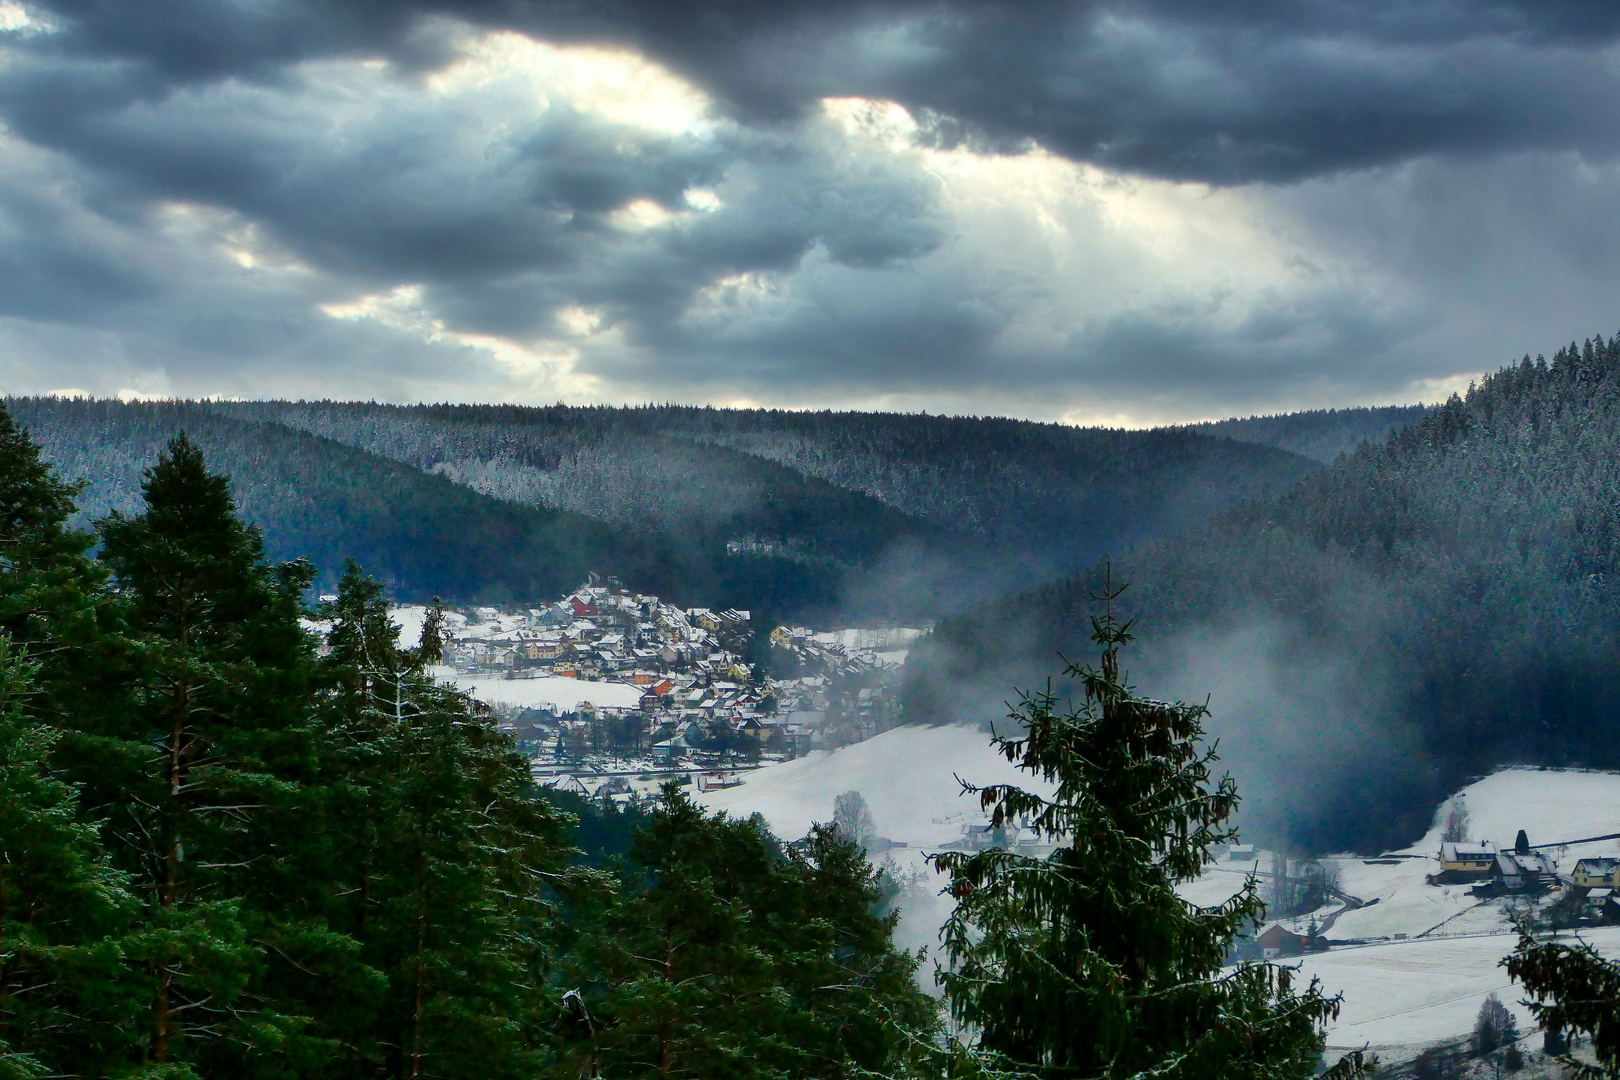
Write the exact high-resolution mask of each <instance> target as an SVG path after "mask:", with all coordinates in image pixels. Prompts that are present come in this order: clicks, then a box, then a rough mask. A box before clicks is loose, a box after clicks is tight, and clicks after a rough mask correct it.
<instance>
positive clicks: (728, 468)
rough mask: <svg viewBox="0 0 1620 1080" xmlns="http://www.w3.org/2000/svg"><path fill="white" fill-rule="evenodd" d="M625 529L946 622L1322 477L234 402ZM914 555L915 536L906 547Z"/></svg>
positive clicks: (575, 415) (1198, 451)
mask: <svg viewBox="0 0 1620 1080" xmlns="http://www.w3.org/2000/svg"><path fill="white" fill-rule="evenodd" d="M218 408H220V409H222V410H227V411H229V412H230V413H231V414H232V415H245V416H251V417H254V418H258V419H264V420H273V421H275V422H277V423H283V424H288V425H292V426H296V427H299V428H301V429H304V430H307V431H311V432H314V433H317V434H321V435H325V436H328V437H330V438H334V439H338V440H341V441H343V442H347V443H351V444H353V445H356V446H360V447H363V448H365V449H368V450H371V451H373V452H376V453H379V454H383V455H386V456H388V457H391V458H394V459H396V460H399V461H405V462H408V463H410V464H412V465H415V466H417V467H418V468H422V469H426V470H429V471H435V472H439V473H442V474H443V475H446V476H450V477H453V478H455V479H457V480H458V481H460V482H462V483H465V484H468V485H470V486H472V487H475V488H477V489H478V490H480V491H484V492H487V493H489V494H494V495H498V496H500V497H503V498H509V499H513V500H515V501H518V502H523V503H528V504H531V505H541V506H548V507H557V508H563V509H570V510H577V511H579V512H580V513H584V514H587V515H590V516H591V517H594V518H596V519H598V520H601V521H605V522H608V523H611V524H613V525H615V526H618V527H621V528H630V529H635V530H638V531H644V532H656V531H662V532H665V533H668V534H670V535H673V536H676V537H680V538H686V539H688V540H697V539H702V538H708V542H710V543H713V542H715V541H718V542H721V543H741V544H744V545H748V544H756V543H758V544H764V545H767V546H768V547H770V548H772V549H774V550H781V551H784V552H786V553H788V554H789V555H792V556H795V557H806V556H809V557H820V558H829V559H832V560H834V561H836V562H839V563H841V564H844V565H860V566H863V567H865V568H867V570H868V572H867V573H865V574H864V575H863V576H862V585H861V587H860V588H858V589H853V590H850V592H851V593H852V594H856V595H859V594H862V593H863V592H864V593H866V594H888V595H890V596H907V597H908V599H907V600H906V605H908V606H910V607H912V608H915V609H918V610H925V611H929V612H930V613H935V614H937V613H941V612H945V611H950V610H954V609H957V608H958V607H959V606H960V605H961V604H962V603H964V602H970V601H976V600H981V599H983V598H986V597H989V596H993V595H997V594H999V593H1002V592H1005V591H1007V590H1009V589H1016V588H1025V587H1028V586H1030V585H1032V584H1035V583H1037V582H1039V581H1042V580H1045V579H1047V578H1050V577H1052V576H1053V575H1056V574H1059V573H1071V572H1074V571H1075V570H1077V569H1079V568H1080V567H1082V566H1084V565H1086V564H1088V563H1090V562H1091V561H1093V560H1094V559H1096V558H1097V557H1098V556H1099V555H1101V554H1103V553H1105V552H1111V551H1114V552H1117V551H1121V550H1124V549H1125V548H1128V547H1130V546H1131V545H1132V544H1135V543H1139V542H1142V541H1144V540H1149V539H1153V538H1157V537H1161V536H1165V535H1168V534H1170V533H1173V532H1175V531H1177V530H1179V529H1181V528H1183V527H1185V526H1187V525H1188V524H1191V523H1192V522H1194V521H1198V520H1201V519H1202V518H1204V517H1206V516H1208V515H1209V514H1211V513H1213V512H1215V511H1217V510H1219V509H1221V508H1224V507H1226V506H1229V505H1231V504H1232V503H1233V502H1235V501H1239V500H1242V499H1245V498H1254V497H1258V496H1260V495H1261V494H1263V493H1264V492H1266V491H1267V490H1277V489H1280V488H1282V487H1286V486H1289V485H1291V484H1293V483H1294V482H1296V481H1297V480H1298V479H1300V478H1301V477H1303V476H1306V475H1308V474H1309V473H1311V472H1312V471H1314V469H1315V468H1316V466H1315V464H1314V463H1312V462H1310V461H1307V460H1304V459H1301V458H1300V457H1298V456H1296V455H1292V454H1288V453H1284V452H1279V451H1277V450H1274V449H1271V448H1266V447H1261V446H1256V445H1252V444H1245V443H1239V442H1235V441H1233V440H1229V439H1224V438H1211V437H1208V436H1205V435H1202V434H1199V433H1196V432H1191V431H1186V430H1175V429H1166V430H1161V431H1148V432H1134V431H1115V430H1107V429H1099V428H1073V427H1066V426H1063V425H1058V424H1036V423H1030V422H1027V421H1018V420H1003V419H980V418H966V417H930V416H914V415H904V414H883V413H848V412H844V413H834V412H820V413H802V412H784V411H778V410H738V409H711V408H692V407H684V406H659V407H645V408H601V407H597V408H568V407H564V406H556V407H553V408H522V407H515V406H415V407H404V408H401V407H394V406H382V405H375V404H366V403H331V402H314V403H308V402H298V403H288V402H260V403H246V404H227V405H220V406H218ZM897 541H900V542H898V543H897Z"/></svg>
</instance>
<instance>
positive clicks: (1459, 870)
mask: <svg viewBox="0 0 1620 1080" xmlns="http://www.w3.org/2000/svg"><path fill="white" fill-rule="evenodd" d="M1494 865H1496V845H1495V844H1492V843H1489V842H1487V841H1484V840H1458V841H1456V842H1451V841H1447V842H1446V843H1443V844H1441V845H1440V872H1441V873H1442V874H1459V875H1464V874H1478V875H1480V876H1481V877H1483V876H1485V875H1487V874H1489V873H1490V872H1491V867H1493V866H1494Z"/></svg>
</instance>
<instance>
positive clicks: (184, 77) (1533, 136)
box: [0, 0, 1620, 423]
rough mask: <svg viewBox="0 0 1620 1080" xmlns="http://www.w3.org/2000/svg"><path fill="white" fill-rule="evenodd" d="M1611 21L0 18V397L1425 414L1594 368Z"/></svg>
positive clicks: (1611, 190) (1285, 10)
mask: <svg viewBox="0 0 1620 1080" xmlns="http://www.w3.org/2000/svg"><path fill="white" fill-rule="evenodd" d="M1217 7H1218V8H1220V9H1221V10H1219V11H1212V10H1210V9H1212V8H1217ZM1617 12H1620V9H1616V8H1614V7H1613V6H1612V5H1609V4H1603V5H1597V4H1593V5H1586V6H1583V5H1577V4H1563V5H1560V4H1546V3H1544V4H1528V3H1527V4H1523V5H1517V4H1511V3H1463V2H1435V3H1429V4H1425V3H1416V4H1414V3H1407V2H1401V3H1388V4H1342V3H1333V2H1325V0H1324V2H1299V3H1289V2H1286V0H1274V2H1266V3H1260V2H1257V3H1254V4H1248V5H1203V4H1188V3H1175V2H1169V0H1166V2H1162V3H1149V2H1143V3H1114V4H1087V3H1035V2H1031V3H1011V2H1009V3H990V2H969V0H962V2H957V3H948V2H947V3H909V2H904V0H892V2H890V3H827V2H818V3H815V4H799V5H796V4H792V3H784V4H777V5H760V4H753V3H741V2H733V3H715V2H691V3H686V4H671V3H657V4H655V3H650V2H648V3H637V2H621V3H614V4H606V3H594V4H593V3H583V4H527V3H521V2H517V0H504V2H500V3H478V2H472V0H467V2H459V3H458V2H451V0H446V2H443V3H438V4H433V3H418V4H406V3H395V2H387V3H384V2H378V0H368V2H358V0H357V2H352V3H348V4H336V3H313V2H309V3H296V2H287V3H278V2H276V0H251V2H250V0H239V2H218V0H194V2H192V3H175V2H173V0H164V2H157V0H154V2H152V3H141V2H135V0H103V2H100V3H95V2H82V3H70V2H67V0H61V2H59V3H54V4H45V3H28V4H18V3H15V2H9V0H0V381H3V384H4V389H6V390H8V391H11V392H34V391H60V390H76V391H83V392H89V393H96V394H113V393H120V392H123V393H138V394H187V395H197V396H201V395H224V396H266V395H283V396H305V397H309V396H334V397H356V396H358V397H368V398H370V397H375V398H381V399H392V400H420V399H437V400H442V399H454V400H515V401H536V402H545V401H552V400H556V399H558V398H565V399H568V400H570V401H585V400H602V401H624V400H649V399H658V400H664V399H669V400H680V401H700V402H701V401H711V402H714V403H717V404H718V403H741V402H760V403H767V404H781V405H791V406H820V405H832V406H864V407H873V406H887V407H899V408H927V409H930V410H931V411H932V410H946V411H969V412H1006V413H1013V414H1017V415H1026V416H1035V417H1043V418H1064V419H1069V420H1075V421H1087V422H1089V421H1103V422H1122V423H1145V422H1154V421H1162V420H1175V419H1186V418H1195V417H1208V416H1216V415H1222V414H1226V413H1234V412H1248V411H1267V410H1276V409H1285V408H1295V407H1302V406H1315V405H1327V404H1347V403H1361V402H1384V401H1399V400H1418V399H1433V398H1434V397H1436V396H1439V395H1441V394H1443V393H1445V392H1447V391H1448V390H1450V389H1451V388H1453V387H1455V386H1458V385H1461V384H1464V383H1466V381H1467V379H1468V377H1469V376H1470V375H1472V374H1474V373H1476V372H1478V371H1480V370H1483V369H1488V368H1491V367H1494V366H1496V365H1498V364H1500V363H1502V362H1505V361H1506V360H1508V359H1510V358H1511V357H1513V356H1516V355H1518V354H1520V353H1523V352H1526V351H1530V352H1535V351H1539V350H1542V349H1550V348H1551V347H1553V346H1555V345H1556V344H1557V343H1558V342H1560V341H1563V340H1567V339H1568V338H1570V337H1573V336H1577V335H1585V334H1589V333H1595V332H1613V331H1614V330H1615V329H1616V326H1617V325H1620V309H1617V308H1616V306H1615V304H1614V298H1615V295H1616V288H1615V286H1616V284H1617V283H1620V262H1617V259H1620V257H1617V256H1616V255H1615V254H1614V253H1615V252H1616V251H1620V245H1617V244H1616V243H1615V242H1614V241H1615V239H1616V237H1615V236H1614V235H1613V234H1614V233H1616V232H1617V231H1620V167H1617V163H1616V152H1617V150H1620V109H1617V108H1616V105H1617V102H1616V96H1617V90H1620V44H1617V43H1620V15H1617Z"/></svg>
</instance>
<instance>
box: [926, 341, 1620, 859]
mask: <svg viewBox="0 0 1620 1080" xmlns="http://www.w3.org/2000/svg"><path fill="white" fill-rule="evenodd" d="M1617 570H1620V339H1611V340H1608V341H1604V340H1602V339H1593V340H1590V341H1588V342H1586V343H1585V344H1584V345H1580V344H1572V345H1570V346H1568V347H1567V348H1564V349H1560V350H1559V351H1558V352H1557V354H1556V355H1555V356H1554V357H1553V358H1552V360H1551V361H1548V360H1545V359H1543V358H1537V359H1535V360H1531V359H1530V358H1528V357H1526V358H1525V359H1524V360H1522V361H1521V362H1519V363H1517V364H1514V365H1512V366H1510V367H1508V368H1504V369H1503V370H1501V371H1499V372H1497V373H1496V374H1494V375H1492V376H1490V377H1488V378H1486V379H1484V380H1482V381H1481V382H1480V383H1479V384H1478V385H1476V386H1474V387H1472V388H1471V389H1470V390H1469V392H1468V394H1467V395H1466V397H1453V398H1452V399H1451V400H1450V401H1448V402H1446V403H1445V404H1444V405H1443V406H1440V407H1438V408H1436V409H1434V410H1432V411H1431V412H1430V413H1429V414H1428V415H1426V416H1425V417H1424V418H1423V419H1422V420H1420V421H1419V422H1417V423H1415V424H1412V425H1411V426H1409V427H1406V428H1405V429H1403V430H1401V431H1399V432H1398V433H1396V434H1395V435H1394V436H1393V437H1392V438H1391V439H1390V440H1389V441H1388V442H1387V443H1385V444H1372V443H1369V444H1366V445H1363V446H1361V447H1360V448H1359V449H1358V450H1357V451H1356V452H1355V453H1354V454H1351V455H1348V456H1346V457H1344V458H1341V459H1340V460H1338V461H1337V462H1336V463H1334V464H1333V465H1331V466H1329V467H1328V468H1326V469H1324V470H1323V471H1321V472H1320V473H1318V474H1317V475H1315V476H1312V477H1308V478H1306V479H1305V480H1303V481H1302V482H1301V483H1300V484H1299V485H1297V486H1295V487H1293V488H1291V489H1289V490H1288V491H1286V492H1282V493H1280V494H1278V495H1275V496H1273V497H1271V498H1268V499H1261V500H1255V501H1252V502H1248V503H1245V504H1243V505H1241V506H1238V507H1236V508H1233V509H1231V510H1229V511H1227V512H1225V513H1223V514H1221V515H1218V516H1215V517H1213V518H1212V519H1211V520H1209V521H1207V522H1204V523H1202V524H1200V525H1197V526H1194V527H1193V528H1191V529H1189V530H1188V531H1187V532H1186V533H1184V534H1183V535H1181V536H1178V537H1176V538H1175V539H1173V540H1169V541H1165V542H1162V543H1158V544H1155V545H1151V546H1147V547H1144V548H1143V549H1141V550H1138V551H1135V552H1131V553H1127V554H1126V555H1124V556H1122V557H1120V558H1117V559H1115V560H1114V561H1113V572H1114V573H1115V574H1117V575H1123V576H1124V577H1126V578H1128V579H1130V580H1131V581H1133V582H1134V585H1133V588H1132V589H1131V591H1130V593H1129V594H1127V597H1126V598H1125V599H1124V600H1122V601H1121V602H1122V603H1123V604H1125V605H1126V609H1127V610H1128V611H1130V612H1131V613H1132V614H1133V615H1135V616H1136V617H1138V618H1139V620H1140V621H1139V623H1138V632H1139V633H1140V634H1141V636H1142V638H1143V639H1144V641H1145V644H1146V648H1145V650H1144V658H1143V660H1142V661H1141V668H1142V671H1143V672H1144V674H1145V675H1146V676H1148V677H1150V678H1151V679H1152V680H1154V681H1155V683H1157V684H1160V685H1164V686H1166V687H1169V688H1171V689H1174V688H1177V687H1180V686H1183V685H1185V684H1186V683H1188V682H1193V683H1195V684H1196V682H1197V680H1198V679H1200V678H1204V677H1214V676H1215V675H1217V674H1218V673H1219V671H1220V670H1221V668H1222V667H1223V666H1227V667H1229V666H1233V665H1234V664H1236V663H1238V661H1239V660H1241V662H1242V664H1243V665H1249V664H1251V663H1253V665H1254V666H1255V668H1256V669H1257V670H1256V671H1255V672H1254V673H1253V674H1254V675H1255V677H1256V678H1257V679H1258V678H1260V677H1261V675H1260V672H1259V670H1258V669H1262V668H1265V667H1267V666H1269V667H1271V668H1273V669H1274V670H1275V671H1276V673H1277V675H1276V680H1275V681H1276V683H1277V685H1276V686H1275V687H1274V688H1273V689H1272V690H1271V691H1269V692H1268V694H1267V695H1266V696H1265V697H1263V698H1251V699H1248V700H1244V701H1240V702H1236V703H1233V702H1230V701H1229V702H1226V703H1223V702H1222V701H1221V699H1220V698H1219V696H1217V698H1216V700H1215V702H1214V705H1213V708H1214V710H1215V714H1216V716H1217V718H1221V717H1222V707H1223V704H1225V705H1226V706H1227V712H1226V716H1225V719H1224V720H1223V725H1224V726H1219V725H1218V728H1217V730H1218V731H1221V732H1223V733H1224V734H1225V735H1226V737H1227V745H1228V746H1231V747H1233V748H1234V752H1237V753H1241V747H1242V746H1243V742H1244V741H1249V742H1258V743H1265V742H1266V741H1267V740H1270V745H1271V746H1273V747H1275V746H1281V745H1285V744H1284V743H1283V742H1282V741H1281V739H1282V736H1281V735H1280V734H1279V733H1278V730H1277V729H1278V728H1279V727H1281V726H1287V727H1289V728H1291V729H1293V734H1292V736H1291V737H1292V738H1293V740H1294V741H1292V742H1288V743H1286V745H1287V747H1288V749H1289V755H1288V756H1287V760H1282V759H1281V758H1279V759H1278V760H1272V761H1269V762H1268V761H1259V760H1256V761H1255V762H1253V763H1251V769H1252V771H1251V775H1253V776H1256V777H1260V776H1264V777H1265V778H1266V780H1267V782H1268V783H1270V784H1274V785H1276V787H1277V789H1278V792H1279V796H1278V798H1277V799H1275V800H1273V801H1272V804H1271V807H1270V810H1269V811H1268V813H1269V815H1270V816H1269V817H1267V818H1265V819H1263V820H1264V824H1265V825H1266V826H1267V827H1268V828H1269V829H1270V830H1271V831H1272V832H1271V834H1272V835H1273V836H1279V835H1284V836H1287V837H1289V838H1291V839H1292V841H1293V842H1295V843H1297V844H1299V845H1302V846H1306V847H1313V848H1316V849H1318V850H1322V849H1335V850H1336V849H1340V848H1344V847H1351V848H1354V849H1359V850H1375V849H1377V848H1379V847H1381V846H1384V845H1394V844H1404V843H1408V842H1410V841H1411V840H1412V839H1414V838H1415V837H1416V836H1418V835H1420V834H1421V833H1422V832H1423V830H1424V829H1425V828H1426V827H1427V825H1428V814H1429V811H1430V808H1432V807H1433V806H1434V805H1435V804H1436V802H1437V801H1438V800H1439V799H1440V798H1443V797H1444V795H1445V794H1446V793H1447V792H1450V791H1452V790H1455V788H1456V787H1457V786H1459V784H1460V783H1461V782H1462V781H1463V780H1464V779H1466V778H1467V777H1470V776H1474V775H1478V774H1481V773H1483V772H1486V771H1489V770H1490V769H1491V768H1493V767H1495V766H1497V765H1500V764H1503V763H1508V762H1524V763H1544V764H1558V765H1590V766H1602V767H1614V766H1620V728H1617V724H1616V718H1617V716H1620V663H1617V661H1620V592H1617V590H1620V578H1617V577H1616V571H1617ZM1101 572H1102V571H1101V568H1100V567H1098V568H1094V569H1093V570H1091V571H1088V572H1087V573H1086V574H1083V575H1080V576H1078V577H1074V578H1071V579H1068V580H1065V581H1061V582H1058V583H1054V584H1053V585H1050V586H1047V587H1045V588H1043V589H1041V590H1037V591H1035V592H1033V593H1029V594H1025V595H1023V596H1021V597H1018V598H1014V599H1009V600H1005V601H1001V602H998V603H996V604H993V605H989V606H987V607H985V608H983V609H981V610H979V611H977V612H975V613H973V614H971V615H967V616H963V617H961V618H958V619H953V620H948V621H946V622H945V623H943V624H942V625H941V626H940V627H939V628H938V629H937V630H936V632H935V635H934V637H933V639H932V640H931V641H927V642H925V643H924V644H923V645H922V646H921V647H920V648H919V649H917V650H915V651H914V652H913V653H912V657H911V662H910V663H909V664H908V675H907V679H908V691H907V705H908V715H910V716H911V718H912V719H914V720H925V719H937V718H945V717H949V716H952V715H956V714H959V713H960V712H962V711H963V710H970V711H980V712H982V711H984V708H985V694H984V693H974V692H971V690H970V689H969V688H972V687H975V686H978V685H981V684H982V681H983V680H985V679H986V678H987V677H989V676H992V675H993V681H994V683H995V684H998V685H1003V684H1005V683H1007V682H1008V681H1017V682H1019V683H1021V684H1022V685H1023V686H1025V687H1031V686H1037V685H1039V683H1040V680H1041V678H1042V677H1043V675H1044V674H1045V673H1048V672H1050V671H1051V670H1053V669H1054V668H1055V667H1056V666H1057V664H1058V660H1057V657H1058V654H1059V653H1060V652H1069V651H1072V650H1073V649H1074V648H1076V646H1077V644H1078V643H1079V642H1080V641H1081V640H1082V639H1083V634H1084V630H1083V623H1084V619H1083V617H1082V613H1083V612H1084V611H1085V609H1086V607H1087V605H1088V603H1089V600H1088V596H1089V594H1090V593H1091V592H1092V591H1094V590H1095V589H1096V588H1097V587H1098V583H1099V581H1100V575H1101ZM1245 634H1246V635H1248V636H1247V637H1243V635H1245ZM958 703H961V704H958ZM1256 733H1258V735H1257V734H1256ZM1240 740H1242V741H1240Z"/></svg>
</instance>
